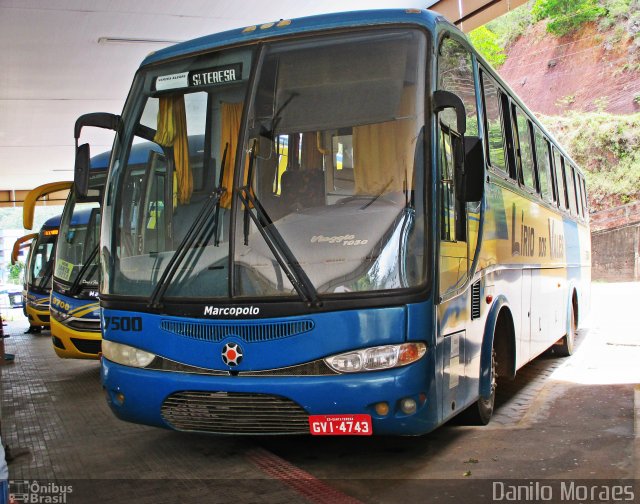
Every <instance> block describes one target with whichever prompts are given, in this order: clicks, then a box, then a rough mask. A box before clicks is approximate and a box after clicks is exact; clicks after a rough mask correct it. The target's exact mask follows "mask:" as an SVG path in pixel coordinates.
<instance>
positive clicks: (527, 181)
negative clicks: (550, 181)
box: [514, 107, 536, 191]
mask: <svg viewBox="0 0 640 504" xmlns="http://www.w3.org/2000/svg"><path fill="white" fill-rule="evenodd" d="M514 112H515V119H516V129H517V134H518V148H517V151H518V154H519V156H518V159H519V160H520V161H519V163H520V182H521V183H523V184H524V185H525V187H527V188H529V189H533V190H534V191H535V190H536V179H535V174H534V172H533V149H532V147H531V133H530V130H529V119H528V118H527V116H526V115H525V114H524V112H523V111H522V110H521V109H520V108H518V107H515V108H514Z"/></svg>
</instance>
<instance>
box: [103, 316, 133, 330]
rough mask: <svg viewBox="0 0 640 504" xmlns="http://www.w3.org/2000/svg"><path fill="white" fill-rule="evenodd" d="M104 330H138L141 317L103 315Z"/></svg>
mask: <svg viewBox="0 0 640 504" xmlns="http://www.w3.org/2000/svg"><path fill="white" fill-rule="evenodd" d="M104 328H105V330H108V329H110V330H112V331H124V332H139V331H142V317H105V318H104Z"/></svg>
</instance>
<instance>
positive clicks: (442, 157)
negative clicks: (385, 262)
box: [437, 38, 478, 295]
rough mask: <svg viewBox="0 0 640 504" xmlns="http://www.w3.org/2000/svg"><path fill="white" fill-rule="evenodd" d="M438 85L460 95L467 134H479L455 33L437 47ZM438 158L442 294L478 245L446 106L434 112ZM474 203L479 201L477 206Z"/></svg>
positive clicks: (464, 53) (468, 68) (470, 81)
mask: <svg viewBox="0 0 640 504" xmlns="http://www.w3.org/2000/svg"><path fill="white" fill-rule="evenodd" d="M438 89H442V90H446V91H450V92H452V93H454V94H456V95H457V96H458V97H460V99H461V100H462V102H463V104H464V107H465V113H466V115H467V121H466V123H467V130H466V132H465V134H466V135H477V134H478V111H477V107H476V104H477V99H476V93H475V89H476V85H475V74H474V69H473V64H472V56H471V52H470V51H469V50H468V49H467V48H466V47H465V46H464V45H463V44H462V43H461V42H459V41H457V40H455V39H454V38H444V39H443V41H442V43H441V45H440V48H439V52H438ZM438 125H439V128H438V133H437V134H438V148H439V153H438V160H439V164H440V184H439V185H440V209H439V211H440V226H441V232H440V239H441V242H440V258H439V284H440V294H441V295H444V294H446V293H448V292H452V291H455V290H457V289H459V288H461V287H462V286H463V285H464V284H465V281H466V280H467V278H468V272H469V266H470V264H471V262H472V259H473V257H474V254H475V249H476V246H477V225H476V224H475V223H473V225H472V224H470V220H469V216H471V219H472V220H473V219H477V213H478V211H477V209H476V207H474V206H472V204H469V205H467V203H465V202H464V201H463V198H462V187H461V181H460V180H456V172H457V171H456V169H455V166H454V162H455V159H456V157H455V156H454V155H453V153H454V152H455V151H456V150H457V149H463V148H464V138H463V137H462V135H461V134H460V129H459V125H458V122H457V118H456V114H455V112H454V110H453V109H445V110H444V111H442V112H441V113H439V114H438ZM476 206H477V205H476Z"/></svg>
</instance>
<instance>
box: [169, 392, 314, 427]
mask: <svg viewBox="0 0 640 504" xmlns="http://www.w3.org/2000/svg"><path fill="white" fill-rule="evenodd" d="M161 414H162V418H163V419H164V420H165V421H166V422H167V423H168V424H169V425H170V426H171V427H173V428H174V429H176V430H180V431H190V432H207V433H210V434H253V435H259V434H308V433H309V421H308V413H307V412H306V411H305V410H304V409H303V408H302V407H301V406H300V405H299V404H297V403H295V402H293V401H291V400H290V399H287V398H284V397H279V396H272V395H266V394H245V393H234V392H200V391H186V392H177V393H175V394H172V395H170V396H169V397H167V399H165V401H164V403H163V404H162V409H161Z"/></svg>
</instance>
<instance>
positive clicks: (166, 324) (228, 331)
mask: <svg viewBox="0 0 640 504" xmlns="http://www.w3.org/2000/svg"><path fill="white" fill-rule="evenodd" d="M313 327H314V324H313V322H312V321H311V320H299V321H294V322H274V323H262V322H261V323H257V324H241V323H204V322H180V321H174V320H163V321H162V322H160V328H161V329H163V330H165V331H168V332H171V333H173V334H178V335H180V336H186V337H187V338H193V339H197V340H203V341H212V342H220V341H222V340H224V339H225V338H228V337H229V336H235V337H236V338H240V339H242V340H243V341H246V342H247V343H258V342H262V341H272V340H277V339H282V338H288V337H290V336H297V335H299V334H303V333H306V332H309V331H311V330H312V329H313Z"/></svg>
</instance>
